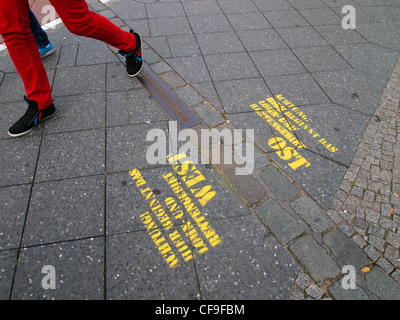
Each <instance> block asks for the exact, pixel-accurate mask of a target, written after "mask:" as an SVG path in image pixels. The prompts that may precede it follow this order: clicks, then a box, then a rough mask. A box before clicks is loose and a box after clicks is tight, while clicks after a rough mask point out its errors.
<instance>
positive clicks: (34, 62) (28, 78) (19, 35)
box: [0, 0, 52, 110]
mask: <svg viewBox="0 0 400 320" xmlns="http://www.w3.org/2000/svg"><path fill="white" fill-rule="evenodd" d="M28 10H29V1H28V0H7V1H0V34H1V35H2V36H3V39H4V42H5V43H6V45H7V49H8V52H9V54H10V57H11V59H12V60H13V62H14V65H15V67H16V69H17V71H18V73H19V75H20V77H21V79H22V81H23V83H24V86H25V91H26V96H27V98H28V99H29V100H31V101H34V102H35V103H36V104H37V106H38V108H39V110H43V109H45V108H47V107H49V106H50V105H51V104H52V98H51V88H50V83H49V81H48V78H47V73H46V70H45V68H44V66H43V63H42V59H41V57H40V54H39V50H38V48H37V46H36V43H35V40H34V38H33V35H32V32H31V29H30V27H29V24H30V21H29V13H28Z"/></svg>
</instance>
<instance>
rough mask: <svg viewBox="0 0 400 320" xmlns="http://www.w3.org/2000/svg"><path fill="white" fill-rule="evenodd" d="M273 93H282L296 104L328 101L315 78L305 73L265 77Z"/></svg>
mask: <svg viewBox="0 0 400 320" xmlns="http://www.w3.org/2000/svg"><path fill="white" fill-rule="evenodd" d="M266 82H267V85H268V87H269V88H270V90H271V91H272V93H273V94H274V95H278V94H282V95H283V96H285V97H286V98H287V99H289V100H290V101H292V102H293V103H294V104H295V105H296V106H301V105H304V104H317V103H325V102H329V98H328V97H327V96H326V94H325V92H323V91H322V90H321V88H320V86H319V85H318V84H317V83H316V82H315V80H314V79H313V78H312V77H311V76H310V75H309V74H307V73H302V74H296V75H283V76H275V77H268V78H266Z"/></svg>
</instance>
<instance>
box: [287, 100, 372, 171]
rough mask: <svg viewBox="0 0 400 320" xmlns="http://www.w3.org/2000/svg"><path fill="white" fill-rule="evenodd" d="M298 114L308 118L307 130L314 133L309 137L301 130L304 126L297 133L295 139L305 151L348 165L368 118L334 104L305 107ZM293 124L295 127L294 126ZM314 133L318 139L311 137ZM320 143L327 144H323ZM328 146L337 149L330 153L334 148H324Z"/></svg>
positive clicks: (306, 131)
mask: <svg viewBox="0 0 400 320" xmlns="http://www.w3.org/2000/svg"><path fill="white" fill-rule="evenodd" d="M301 111H302V112H303V113H305V114H306V115H307V126H308V127H307V129H308V128H312V129H313V130H314V134H310V131H309V129H308V130H303V129H304V128H305V127H302V126H299V127H298V130H296V136H297V137H298V139H300V141H302V142H303V143H304V144H305V145H306V146H307V149H308V150H312V151H313V152H315V153H317V154H320V155H323V156H324V157H326V158H328V159H333V160H335V161H337V162H339V163H342V164H345V165H347V166H348V165H350V164H351V162H352V160H353V157H354V154H355V152H356V149H357V147H358V145H359V143H360V140H361V138H362V134H363V132H364V128H365V127H366V124H367V122H368V119H369V117H368V116H366V115H364V114H361V113H360V112H357V111H353V110H351V109H348V108H344V107H343V106H340V105H337V104H333V103H327V104H318V105H313V106H304V107H302V108H301ZM289 121H290V120H289ZM293 125H294V126H296V123H293ZM316 133H317V134H318V135H319V136H316V137H314V136H315V134H316ZM321 140H322V142H323V141H324V140H325V141H328V140H329V142H326V143H325V145H324V144H323V143H322V142H321ZM329 145H330V146H334V147H335V148H337V150H336V151H335V152H332V150H333V149H331V148H329V147H328V148H327V146H329Z"/></svg>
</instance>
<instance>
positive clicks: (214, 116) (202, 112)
mask: <svg viewBox="0 0 400 320" xmlns="http://www.w3.org/2000/svg"><path fill="white" fill-rule="evenodd" d="M194 111H195V112H196V113H197V114H198V115H199V116H200V117H201V118H203V120H204V121H205V122H206V123H207V125H208V126H209V127H211V128H212V127H215V126H217V125H219V124H222V123H224V122H225V121H226V120H225V118H224V117H223V116H221V114H220V113H218V112H217V111H215V110H214V109H213V108H211V106H210V105H209V104H203V105H201V106H199V107H196V108H195V109H194Z"/></svg>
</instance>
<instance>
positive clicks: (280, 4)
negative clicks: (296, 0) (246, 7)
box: [253, 0, 293, 11]
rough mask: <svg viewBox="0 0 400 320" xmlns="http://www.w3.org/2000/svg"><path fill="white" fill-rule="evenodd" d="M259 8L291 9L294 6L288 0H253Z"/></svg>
mask: <svg viewBox="0 0 400 320" xmlns="http://www.w3.org/2000/svg"><path fill="white" fill-rule="evenodd" d="M253 2H254V4H255V5H256V6H257V8H258V9H260V10H261V11H271V10H291V9H293V7H292V6H291V5H290V4H289V2H287V1H286V0H270V1H265V0H255V1H253Z"/></svg>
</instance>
